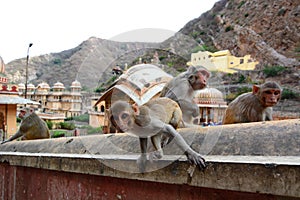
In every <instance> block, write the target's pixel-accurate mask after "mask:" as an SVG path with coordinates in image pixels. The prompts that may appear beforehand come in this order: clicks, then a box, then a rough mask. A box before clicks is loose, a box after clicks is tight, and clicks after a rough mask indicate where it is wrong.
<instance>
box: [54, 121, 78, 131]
mask: <svg viewBox="0 0 300 200" xmlns="http://www.w3.org/2000/svg"><path fill="white" fill-rule="evenodd" d="M57 128H61V129H67V130H74V129H75V124H74V123H66V122H60V123H58V124H57Z"/></svg>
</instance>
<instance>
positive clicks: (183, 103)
mask: <svg viewBox="0 0 300 200" xmlns="http://www.w3.org/2000/svg"><path fill="white" fill-rule="evenodd" d="M210 75H211V74H210V72H209V71H208V70H207V69H206V68H205V67H203V66H190V67H189V68H188V69H187V71H186V72H183V73H181V74H179V75H178V76H176V77H175V78H173V79H171V80H170V81H169V82H168V83H167V84H166V85H165V86H164V88H163V89H162V91H161V93H160V96H161V97H168V98H170V99H172V100H174V101H176V102H177V103H178V104H179V106H180V108H181V110H182V114H183V122H184V126H185V127H189V126H192V124H193V118H194V117H197V116H199V107H198V106H197V104H196V103H194V101H193V98H194V92H195V91H196V90H201V89H204V88H205V87H206V86H207V81H208V79H209V78H210Z"/></svg>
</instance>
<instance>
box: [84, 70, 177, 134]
mask: <svg viewBox="0 0 300 200" xmlns="http://www.w3.org/2000/svg"><path fill="white" fill-rule="evenodd" d="M172 78H173V77H172V76H171V75H170V74H168V73H166V72H164V71H163V70H162V69H161V68H159V67H157V66H155V65H152V64H138V65H135V66H132V67H131V68H129V69H128V70H127V71H125V72H124V73H123V74H122V75H121V76H120V77H119V78H118V79H117V80H116V82H114V83H113V84H112V85H111V86H110V87H109V88H108V89H107V90H106V91H105V92H104V93H103V94H102V96H101V97H99V98H98V99H92V105H94V110H92V111H89V115H90V125H91V126H93V127H99V126H102V127H103V132H104V133H108V132H114V131H115V130H114V129H113V127H112V126H111V124H110V122H109V120H108V109H109V108H110V106H111V104H112V102H114V101H117V100H124V101H128V102H129V103H130V104H133V103H135V104H137V105H143V104H144V103H146V102H148V101H149V100H150V99H152V98H157V97H158V96H159V95H160V92H161V90H162V89H163V87H164V85H165V84H166V83H167V82H168V81H170V80H171V79H172Z"/></svg>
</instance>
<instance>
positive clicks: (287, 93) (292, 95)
mask: <svg viewBox="0 0 300 200" xmlns="http://www.w3.org/2000/svg"><path fill="white" fill-rule="evenodd" d="M299 97H300V95H299V93H296V92H294V91H292V90H290V89H285V88H284V89H283V90H282V95H281V99H297V98H299Z"/></svg>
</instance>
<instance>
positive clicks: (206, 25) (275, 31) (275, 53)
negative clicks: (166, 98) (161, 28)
mask: <svg viewBox="0 0 300 200" xmlns="http://www.w3.org/2000/svg"><path fill="white" fill-rule="evenodd" d="M299 15H300V6H299V2H298V1H294V0H277V1H271V0H220V1H219V2H217V3H216V4H215V5H214V7H213V8H212V9H211V10H209V11H207V12H206V13H203V14H202V15H201V16H199V17H198V18H196V19H193V20H191V21H190V22H188V23H187V24H186V25H185V26H184V27H183V28H182V29H181V30H180V31H179V32H178V33H176V34H175V35H174V36H173V37H171V38H169V39H167V40H166V41H164V42H162V43H130V42H127V43H124V42H115V41H109V40H104V39H100V38H95V37H91V38H89V39H88V40H86V41H84V42H82V43H81V44H80V45H79V46H77V47H75V48H73V49H70V50H66V51H63V52H59V53H50V54H46V55H41V56H37V57H31V58H30V65H29V82H30V83H33V84H35V85H36V84H38V83H40V82H42V81H46V82H48V83H49V84H50V85H53V84H54V83H56V82H57V81H60V82H62V83H64V84H65V85H66V86H69V85H70V84H71V82H72V81H74V80H75V79H77V80H78V81H80V82H81V84H82V86H83V87H84V89H86V90H93V88H96V87H97V86H98V85H99V84H100V83H105V82H106V81H107V80H109V79H110V78H111V77H112V74H111V69H112V68H113V67H114V66H115V65H120V66H121V67H124V66H125V64H128V66H131V65H133V64H135V63H137V62H138V60H139V58H143V60H145V61H147V62H149V61H150V60H151V59H152V58H153V54H154V53H155V51H156V52H158V56H159V60H160V62H161V64H163V65H165V66H168V67H167V68H164V69H166V70H169V71H170V73H172V74H174V75H176V71H175V72H174V69H176V70H177V71H178V72H180V71H182V70H184V69H185V68H186V66H185V63H186V62H187V61H189V59H190V54H191V53H192V52H196V51H198V50H209V51H217V50H223V49H229V50H230V52H231V53H232V54H233V55H235V56H244V55H245V54H250V55H251V57H252V58H254V59H255V60H258V61H259V62H260V64H259V65H257V70H255V71H254V72H252V74H248V75H249V76H251V77H252V79H253V81H254V82H255V81H256V82H257V81H259V80H265V79H266V78H267V79H268V77H266V76H265V75H264V74H263V73H262V70H263V69H264V68H265V67H266V66H283V67H285V68H286V70H285V71H284V72H281V73H279V74H278V76H277V77H275V79H276V80H278V81H280V83H281V84H285V85H286V86H287V87H290V88H295V87H296V88H297V89H299V79H300V75H299V66H300V62H299V59H300V53H299V52H300V31H299V30H300V29H299V27H300V17H299ZM170 20H171V19H170ZM25 64H26V58H22V59H17V60H14V61H12V62H10V63H8V64H7V65H6V74H7V76H8V78H9V79H10V80H11V81H13V82H15V83H20V82H23V83H24V82H25V68H24V66H25ZM237 76H239V75H237ZM218 77H220V78H221V79H226V78H227V79H228V77H226V76H225V75H224V74H223V75H220V76H219V75H218ZM233 77H234V76H233ZM230 78H231V77H230ZM234 78H239V77H234ZM272 78H273V79H274V77H271V78H269V79H272Z"/></svg>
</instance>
